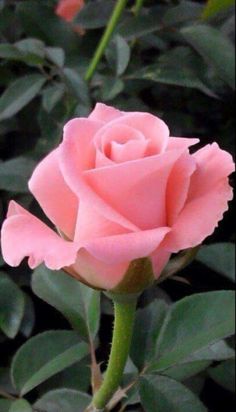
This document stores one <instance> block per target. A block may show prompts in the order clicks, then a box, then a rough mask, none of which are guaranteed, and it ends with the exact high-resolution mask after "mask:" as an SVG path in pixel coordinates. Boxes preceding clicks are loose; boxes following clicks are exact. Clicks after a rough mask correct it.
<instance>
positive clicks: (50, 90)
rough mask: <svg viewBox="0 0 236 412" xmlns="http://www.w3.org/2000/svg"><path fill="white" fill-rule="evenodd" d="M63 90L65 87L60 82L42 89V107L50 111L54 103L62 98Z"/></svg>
mask: <svg viewBox="0 0 236 412" xmlns="http://www.w3.org/2000/svg"><path fill="white" fill-rule="evenodd" d="M64 92H65V87H64V85H63V84H61V83H56V84H54V85H53V86H48V87H47V88H46V89H44V90H43V93H42V95H43V102H42V103H43V108H44V109H45V110H46V112H48V113H50V112H51V111H52V109H53V108H54V107H55V106H56V104H57V103H58V102H59V101H60V100H61V99H62V97H63V94H64Z"/></svg>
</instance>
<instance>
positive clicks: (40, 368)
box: [12, 331, 88, 395]
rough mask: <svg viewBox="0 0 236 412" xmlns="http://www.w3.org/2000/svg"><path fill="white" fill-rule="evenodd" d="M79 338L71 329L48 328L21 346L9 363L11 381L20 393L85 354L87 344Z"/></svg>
mask: <svg viewBox="0 0 236 412" xmlns="http://www.w3.org/2000/svg"><path fill="white" fill-rule="evenodd" d="M78 340H79V338H78V335H77V334H76V333H75V332H72V331H48V332H44V333H42V334H40V335H37V336H35V337H33V338H31V339H29V340H28V341H27V342H26V343H25V344H24V345H23V346H21V348H20V349H19V350H18V351H17V353H16V355H15V356H14V359H13V362H12V378H13V382H14V385H15V387H16V389H17V390H19V391H20V393H21V395H25V394H26V393H28V392H29V391H31V390H32V389H34V388H35V387H36V386H38V385H40V383H42V382H44V381H45V380H47V379H48V378H50V377H51V376H53V375H55V374H56V373H59V372H61V371H62V370H64V369H65V368H68V367H69V366H71V365H73V364H74V363H76V362H78V361H80V360H81V359H82V358H83V357H85V356H86V355H87V353H88V347H87V345H86V344H85V343H78ZM29 359H30V368H29V367H28V361H29Z"/></svg>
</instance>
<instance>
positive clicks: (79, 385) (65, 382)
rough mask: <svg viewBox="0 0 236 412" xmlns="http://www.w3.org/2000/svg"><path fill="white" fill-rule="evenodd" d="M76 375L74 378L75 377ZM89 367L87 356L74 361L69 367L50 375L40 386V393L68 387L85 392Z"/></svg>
mask: <svg viewBox="0 0 236 412" xmlns="http://www.w3.org/2000/svg"><path fill="white" fill-rule="evenodd" d="M75 376H76V379H75ZM90 381H91V367H90V360H89V358H88V357H85V358H84V359H82V361H80V362H77V363H75V364H74V365H72V366H70V367H69V368H66V369H64V370H63V371H61V372H60V373H57V374H56V375H54V376H52V378H50V379H48V380H47V381H46V382H44V383H42V385H41V387H40V392H41V393H46V392H48V391H49V390H52V389H59V388H60V389H61V388H68V389H74V390H77V391H81V392H87V391H88V390H89V387H90V384H91V382H90Z"/></svg>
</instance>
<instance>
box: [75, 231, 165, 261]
mask: <svg viewBox="0 0 236 412" xmlns="http://www.w3.org/2000/svg"><path fill="white" fill-rule="evenodd" d="M169 231H170V228H168V227H161V228H159V229H152V230H144V231H141V232H136V233H127V234H122V235H117V236H108V237H99V238H97V239H93V240H88V241H85V242H84V243H83V244H82V246H84V248H85V249H86V250H87V251H88V252H89V253H90V254H91V255H93V256H94V257H95V258H96V259H99V260H101V261H103V262H104V263H106V264H113V263H114V264H117V263H123V262H131V261H132V260H134V259H139V258H142V257H147V256H150V255H151V254H152V252H153V251H154V250H155V249H157V248H158V246H159V244H160V243H161V242H162V241H163V239H164V238H165V236H166V234H167V233H168V232H169Z"/></svg>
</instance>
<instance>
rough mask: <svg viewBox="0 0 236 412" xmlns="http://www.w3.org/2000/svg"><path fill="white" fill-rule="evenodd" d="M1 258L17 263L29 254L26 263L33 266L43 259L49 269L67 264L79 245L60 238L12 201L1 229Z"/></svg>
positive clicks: (73, 256)
mask: <svg viewBox="0 0 236 412" xmlns="http://www.w3.org/2000/svg"><path fill="white" fill-rule="evenodd" d="M1 245H2V253H3V258H4V260H5V261H6V262H7V263H8V264H9V265H11V266H18V265H19V264H20V262H21V261H22V260H23V259H24V258H25V257H26V256H28V257H29V261H28V263H29V266H30V268H31V269H34V268H36V267H37V266H38V265H40V264H41V263H42V262H45V265H46V266H47V267H48V268H49V269H52V270H58V269H61V268H63V267H64V266H70V265H72V264H73V263H74V262H75V261H76V257H77V250H78V246H76V245H75V243H72V242H67V241H65V240H64V239H62V238H60V237H59V236H58V235H57V234H56V233H55V232H53V231H52V230H51V229H50V228H48V227H47V226H46V225H45V224H44V223H42V222H41V221H40V220H39V219H37V218H36V217H35V216H33V215H31V214H30V213H29V212H27V211H26V210H25V209H23V208H22V207H21V206H19V205H18V204H17V203H15V202H11V203H10V206H9V212H8V218H7V219H6V220H5V222H4V223H3V226H2V230H1Z"/></svg>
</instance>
